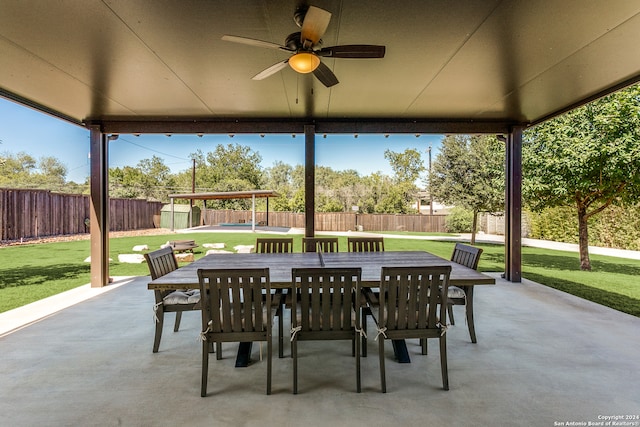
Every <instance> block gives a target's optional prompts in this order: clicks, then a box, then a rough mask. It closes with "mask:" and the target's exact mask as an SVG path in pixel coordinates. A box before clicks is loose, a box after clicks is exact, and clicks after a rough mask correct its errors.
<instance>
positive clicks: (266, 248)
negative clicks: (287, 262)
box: [256, 237, 293, 254]
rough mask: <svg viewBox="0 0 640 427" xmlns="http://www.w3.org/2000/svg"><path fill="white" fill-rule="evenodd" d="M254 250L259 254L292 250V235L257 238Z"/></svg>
mask: <svg viewBox="0 0 640 427" xmlns="http://www.w3.org/2000/svg"><path fill="white" fill-rule="evenodd" d="M256 252H257V253H260V254H275V253H278V254H281V253H289V252H293V237H284V238H258V239H256Z"/></svg>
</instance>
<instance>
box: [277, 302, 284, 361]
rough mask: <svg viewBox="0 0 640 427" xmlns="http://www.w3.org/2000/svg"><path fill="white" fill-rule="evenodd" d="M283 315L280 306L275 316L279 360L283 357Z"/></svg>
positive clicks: (282, 309)
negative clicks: (276, 318)
mask: <svg viewBox="0 0 640 427" xmlns="http://www.w3.org/2000/svg"><path fill="white" fill-rule="evenodd" d="M283 314H284V306H283V305H282V304H281V305H280V307H279V308H278V311H277V313H276V315H277V316H278V357H279V358H280V359H282V358H283V357H284V336H283V334H284V320H282V315H283Z"/></svg>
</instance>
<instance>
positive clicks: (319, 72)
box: [313, 62, 339, 87]
mask: <svg viewBox="0 0 640 427" xmlns="http://www.w3.org/2000/svg"><path fill="white" fill-rule="evenodd" d="M313 75H314V76H316V77H317V78H318V80H320V82H321V83H322V84H323V85H325V86H326V87H331V86H335V85H337V84H338V83H339V82H338V78H337V77H336V75H335V74H333V71H331V70H330V69H329V67H327V66H326V65H325V64H323V63H322V62H320V65H318V68H316V69H315V70H313Z"/></svg>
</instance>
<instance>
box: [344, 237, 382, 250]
mask: <svg viewBox="0 0 640 427" xmlns="http://www.w3.org/2000/svg"><path fill="white" fill-rule="evenodd" d="M347 248H348V250H349V252H382V251H384V237H348V238H347Z"/></svg>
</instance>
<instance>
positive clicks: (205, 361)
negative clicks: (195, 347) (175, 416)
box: [200, 341, 209, 397]
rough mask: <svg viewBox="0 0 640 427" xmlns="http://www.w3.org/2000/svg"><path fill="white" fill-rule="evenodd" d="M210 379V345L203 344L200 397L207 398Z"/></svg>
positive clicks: (204, 342)
mask: <svg viewBox="0 0 640 427" xmlns="http://www.w3.org/2000/svg"><path fill="white" fill-rule="evenodd" d="M208 377H209V343H208V342H206V341H203V342H202V383H201V386H200V396H202V397H206V396H207V378H208Z"/></svg>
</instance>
